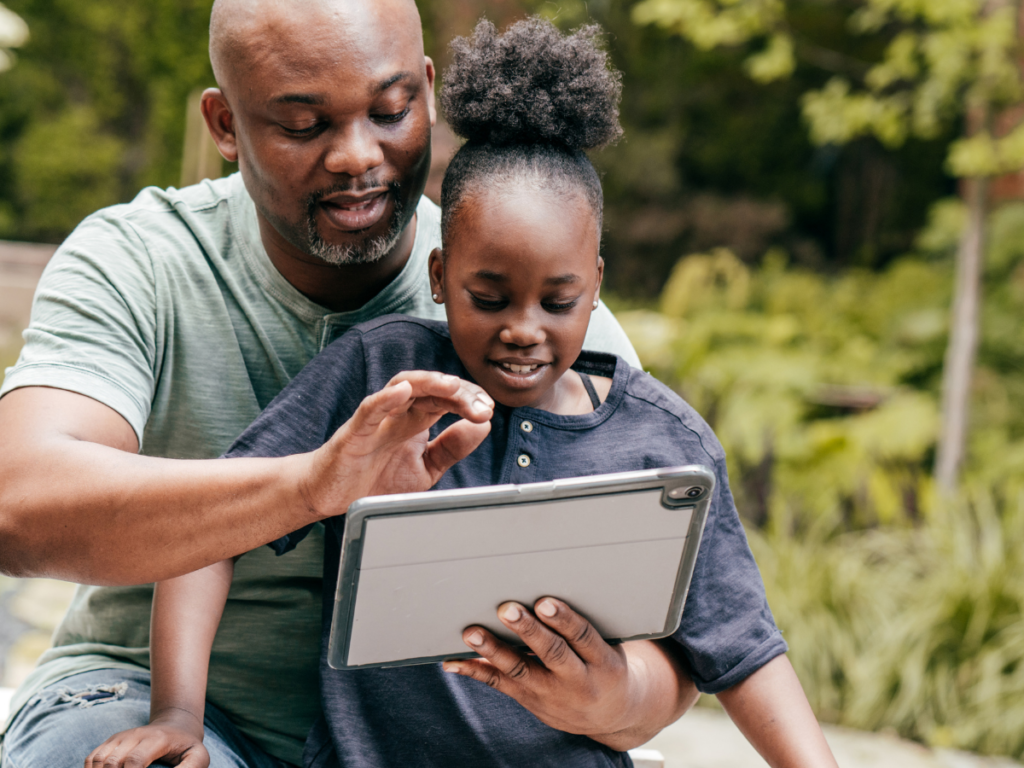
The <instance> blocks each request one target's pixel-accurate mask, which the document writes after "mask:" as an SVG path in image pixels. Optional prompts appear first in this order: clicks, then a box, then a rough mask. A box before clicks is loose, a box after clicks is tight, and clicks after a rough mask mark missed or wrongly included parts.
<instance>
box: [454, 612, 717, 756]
mask: <svg viewBox="0 0 1024 768" xmlns="http://www.w3.org/2000/svg"><path fill="white" fill-rule="evenodd" d="M534 609H535V610H534V613H531V612H530V611H529V610H527V609H526V608H524V607H523V606H521V605H519V604H518V603H505V604H503V605H502V606H500V607H499V608H498V618H499V619H500V620H501V622H502V623H503V624H504V625H505V626H506V627H508V628H509V629H510V630H512V631H513V632H515V633H516V634H517V635H518V636H519V637H520V638H522V640H523V642H524V643H525V644H526V645H527V646H528V647H529V649H530V650H531V651H533V653H534V654H536V656H531V655H529V654H528V653H526V652H524V651H518V650H516V649H514V648H511V647H510V646H508V645H507V644H506V643H504V642H502V641H501V640H499V639H498V638H497V637H495V636H494V635H493V634H491V633H490V632H488V631H487V630H486V629H483V628H482V627H469V628H468V629H466V631H465V632H464V633H463V636H462V637H463V640H464V641H465V642H466V644H467V645H468V646H469V647H470V648H472V649H473V650H474V651H476V652H477V653H479V654H480V655H481V656H482V657H483V658H482V659H480V660H475V659H471V660H459V661H448V662H445V663H444V669H445V671H446V672H455V673H457V674H460V675H465V676H466V677H471V678H473V679H474V680H479V681H480V682H483V683H486V684H487V685H489V686H491V687H492V688H494V689H496V690H499V691H501V692H502V693H504V694H507V695H508V696H511V697H512V698H513V699H515V700H516V701H518V702H519V703H520V704H522V705H523V706H524V707H525V708H526V709H528V710H529V711H530V712H532V713H533V714H534V715H535V716H536V717H537V719H539V720H540V721H541V722H543V723H545V724H547V725H549V726H551V727H552V728H557V729H558V730H560V731H566V732H568V733H578V734H583V735H586V736H589V737H591V738H592V739H594V740H595V741H599V742H601V743H603V744H606V745H607V746H610V747H612V748H613V749H618V750H626V749H632V748H633V747H636V746H639V745H640V744H643V743H645V742H647V741H648V740H649V739H650V738H651V737H652V736H654V735H655V734H656V733H658V731H660V730H661V729H662V728H664V727H665V726H666V725H668V724H669V723H671V722H673V721H675V720H676V719H678V718H679V717H680V716H681V715H682V714H683V712H685V711H686V710H687V709H688V708H689V707H690V706H692V705H693V703H694V702H695V701H696V700H697V696H698V694H697V691H696V688H695V687H694V686H693V683H692V682H691V681H690V680H689V679H688V678H687V677H686V675H685V674H684V673H683V672H682V670H681V669H680V668H679V666H678V664H676V663H674V662H673V661H672V660H671V659H670V657H669V656H668V655H667V654H666V653H665V652H664V651H663V650H662V649H661V648H660V647H659V646H657V645H656V644H655V643H653V642H651V641H646V640H641V641H634V642H630V643H623V644H621V645H615V646H612V645H609V644H608V643H606V642H605V641H604V639H602V637H601V636H600V635H599V634H598V633H597V630H595V629H594V627H593V626H592V625H591V624H590V622H588V621H587V620H586V619H585V618H583V617H582V616H580V615H579V614H578V613H576V612H575V611H573V610H572V609H571V608H570V607H569V606H568V605H566V604H565V603H563V602H562V601H560V600H555V599H554V598H550V597H546V598H543V599H541V600H539V601H538V602H537V604H536V605H535V607H534Z"/></svg>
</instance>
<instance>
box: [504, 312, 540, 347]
mask: <svg viewBox="0 0 1024 768" xmlns="http://www.w3.org/2000/svg"><path fill="white" fill-rule="evenodd" d="M545 338H546V336H545V333H544V327H543V324H542V323H541V322H540V318H539V317H537V316H536V313H534V312H530V311H524V312H518V313H516V314H515V315H514V316H513V317H512V319H511V320H510V321H509V323H508V324H507V325H506V326H505V327H504V328H502V329H501V332H500V333H499V334H498V339H499V340H500V341H501V343H502V344H508V345H509V346H513V347H534V346H536V345H538V344H541V343H543V342H544V339H545Z"/></svg>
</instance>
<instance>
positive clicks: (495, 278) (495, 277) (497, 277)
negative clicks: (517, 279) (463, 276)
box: [473, 269, 508, 283]
mask: <svg viewBox="0 0 1024 768" xmlns="http://www.w3.org/2000/svg"><path fill="white" fill-rule="evenodd" d="M473 277H478V278H480V279H481V280H490V281H491V282H494V283H505V282H508V275H503V274H501V272H491V270H489V269H481V270H478V271H477V272H474V273H473Z"/></svg>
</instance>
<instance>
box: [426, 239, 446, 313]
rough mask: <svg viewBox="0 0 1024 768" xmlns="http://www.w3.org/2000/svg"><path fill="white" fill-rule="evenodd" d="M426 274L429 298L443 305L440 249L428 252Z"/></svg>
mask: <svg viewBox="0 0 1024 768" xmlns="http://www.w3.org/2000/svg"><path fill="white" fill-rule="evenodd" d="M427 274H429V275H430V297H431V298H432V299H433V300H434V301H435V302H437V303H438V304H444V252H443V251H442V250H441V249H440V248H435V249H434V250H432V251H431V252H430V262H429V264H428V265H427Z"/></svg>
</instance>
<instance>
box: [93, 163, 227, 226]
mask: <svg viewBox="0 0 1024 768" xmlns="http://www.w3.org/2000/svg"><path fill="white" fill-rule="evenodd" d="M245 195H246V192H245V186H244V184H242V183H241V178H240V176H239V175H238V174H232V175H231V176H227V177H225V178H222V179H206V180H204V181H201V182H200V183H198V184H193V185H192V186H189V187H184V188H182V189H176V188H175V187H167V188H166V189H164V188H161V187H146V188H145V189H142V190H141V191H140V192H139V193H138V194H137V195H136V196H135V199H134V200H132V201H131V202H128V203H120V204H118V205H111V206H108V207H106V208H101V209H100V210H98V211H96V212H95V213H93V214H92V215H91V216H89V217H88V218H86V219H85V222H83V223H88V222H92V221H119V220H124V219H134V220H140V221H154V222H155V221H160V220H161V219H165V218H166V219H168V220H169V222H173V221H174V220H175V219H177V220H181V219H182V214H186V215H187V214H188V213H194V214H198V213H202V212H203V211H210V210H214V209H216V208H218V207H219V206H221V205H224V204H225V203H228V202H230V201H232V200H235V199H239V198H242V197H244V196H245Z"/></svg>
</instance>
